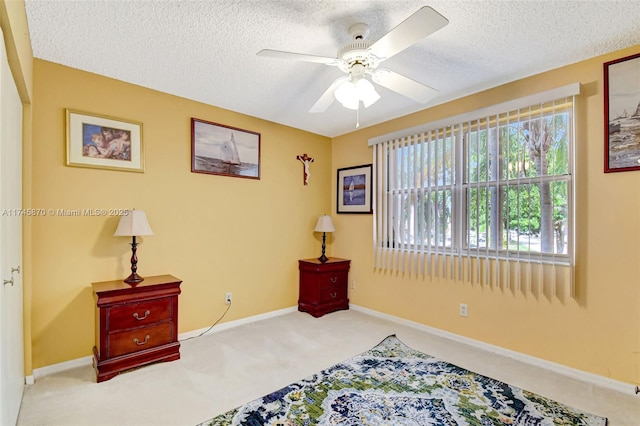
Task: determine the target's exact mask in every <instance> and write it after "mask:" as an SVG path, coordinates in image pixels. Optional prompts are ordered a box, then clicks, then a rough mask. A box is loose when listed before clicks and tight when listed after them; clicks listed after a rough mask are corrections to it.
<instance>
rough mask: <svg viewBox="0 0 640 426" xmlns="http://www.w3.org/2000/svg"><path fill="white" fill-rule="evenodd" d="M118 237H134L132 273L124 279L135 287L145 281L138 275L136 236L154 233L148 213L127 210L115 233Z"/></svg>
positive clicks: (132, 243) (132, 244)
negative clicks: (148, 219)
mask: <svg viewBox="0 0 640 426" xmlns="http://www.w3.org/2000/svg"><path fill="white" fill-rule="evenodd" d="M113 235H114V236H116V237H132V238H133V241H132V242H131V275H129V276H128V277H127V278H125V279H124V282H125V283H127V284H129V285H130V286H132V287H135V286H136V285H137V284H138V283H139V282H141V281H144V278H142V277H141V276H140V275H138V273H137V271H138V257H137V256H136V248H137V247H138V244H137V243H136V237H139V236H142V235H153V231H152V230H151V227H150V226H149V222H147V215H146V214H145V213H144V211H143V210H135V209H134V210H127V214H126V215H124V216H121V217H120V222H119V223H118V228H117V229H116V232H115V233H114V234H113Z"/></svg>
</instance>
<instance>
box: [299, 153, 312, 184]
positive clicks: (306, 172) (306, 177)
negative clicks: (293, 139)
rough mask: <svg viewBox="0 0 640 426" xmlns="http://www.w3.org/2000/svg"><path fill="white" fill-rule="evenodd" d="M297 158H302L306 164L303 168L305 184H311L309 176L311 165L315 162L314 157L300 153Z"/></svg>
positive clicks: (303, 163)
mask: <svg viewBox="0 0 640 426" xmlns="http://www.w3.org/2000/svg"><path fill="white" fill-rule="evenodd" d="M296 158H297V159H298V160H300V161H301V162H302V165H303V166H304V168H303V169H302V172H303V175H302V177H303V181H304V184H305V185H309V177H310V176H311V170H310V169H309V165H310V164H311V163H313V158H311V157H309V156H308V155H307V154H302V155H298V156H296Z"/></svg>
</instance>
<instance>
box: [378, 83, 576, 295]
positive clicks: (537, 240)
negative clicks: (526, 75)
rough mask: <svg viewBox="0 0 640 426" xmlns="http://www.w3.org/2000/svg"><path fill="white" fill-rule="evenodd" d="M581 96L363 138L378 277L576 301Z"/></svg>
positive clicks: (568, 91)
mask: <svg viewBox="0 0 640 426" xmlns="http://www.w3.org/2000/svg"><path fill="white" fill-rule="evenodd" d="M579 91H580V85H579V84H578V83H575V84H571V85H568V86H564V87H561V88H558V89H555V90H551V91H548V92H544V93H540V94H537V95H533V96H529V97H526V98H521V99H518V100H514V101H511V102H508V103H504V104H500V105H495V106H492V107H489V108H485V109H483V110H479V111H475V112H472V113H468V114H464V115H460V116H456V117H451V118H449V119H446V120H441V121H438V122H435V123H430V124H426V125H424V126H419V127H416V128H412V129H407V130H405V131H403V132H396V133H394V134H389V135H385V136H381V137H378V138H374V139H372V140H370V141H369V144H370V145H372V146H373V168H374V176H373V179H374V182H373V186H374V194H375V195H374V200H373V202H374V229H373V257H374V259H373V261H374V266H375V268H376V269H381V270H389V271H397V272H402V273H409V274H414V275H416V276H422V277H429V278H442V279H449V280H460V281H465V282H470V283H474V284H481V285H490V286H498V287H502V288H510V289H512V290H519V291H522V292H525V293H529V292H540V291H545V292H557V291H559V290H561V289H562V288H566V289H568V290H570V292H571V294H572V295H573V265H574V263H575V262H574V246H575V241H574V240H575V232H574V193H575V192H574V190H573V184H574V180H575V179H574V175H575V173H574V164H575V161H574V158H573V157H574V98H575V95H577V94H579ZM558 286H560V287H558Z"/></svg>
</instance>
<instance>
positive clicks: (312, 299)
mask: <svg viewBox="0 0 640 426" xmlns="http://www.w3.org/2000/svg"><path fill="white" fill-rule="evenodd" d="M350 264H351V261H350V260H347V259H338V258H335V257H331V258H329V260H327V261H326V262H325V263H322V262H320V261H319V260H318V259H304V260H299V261H298V267H299V268H300V294H299V299H298V310H299V311H302V312H308V313H310V314H311V315H313V316H314V317H321V316H322V315H324V314H327V313H329V312H333V311H338V310H341V309H349V299H348V298H347V285H348V281H349V265H350Z"/></svg>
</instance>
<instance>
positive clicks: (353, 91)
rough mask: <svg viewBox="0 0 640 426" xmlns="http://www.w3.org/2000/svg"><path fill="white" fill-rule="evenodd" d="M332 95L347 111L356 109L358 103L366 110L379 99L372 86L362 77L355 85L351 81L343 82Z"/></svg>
mask: <svg viewBox="0 0 640 426" xmlns="http://www.w3.org/2000/svg"><path fill="white" fill-rule="evenodd" d="M334 95H335V97H336V99H337V100H338V102H340V103H341V104H342V106H344V107H345V108H349V109H358V107H359V105H360V101H362V103H363V104H364V107H365V108H368V107H369V106H370V105H373V104H374V103H375V102H376V101H377V100H378V99H380V95H379V94H378V92H376V89H375V87H373V84H371V82H370V81H369V80H367V79H366V78H364V77H362V78H359V79H358V80H357V81H356V82H355V83H354V82H353V81H351V80H347V81H345V82H344V83H342V84H341V85H340V86H339V87H338V88H337V89H336V91H335V93H334Z"/></svg>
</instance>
